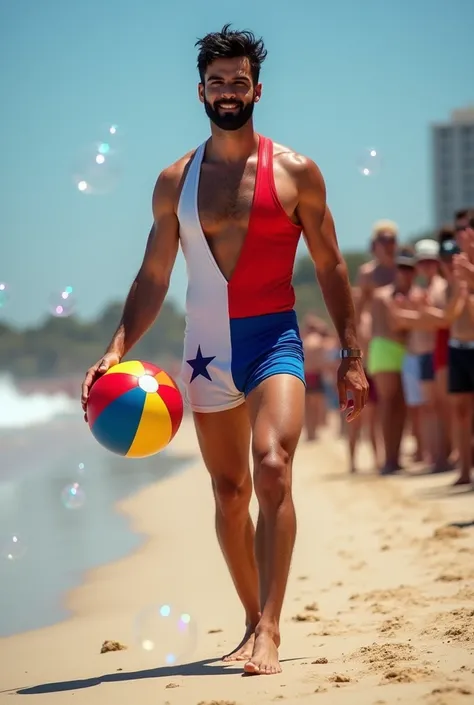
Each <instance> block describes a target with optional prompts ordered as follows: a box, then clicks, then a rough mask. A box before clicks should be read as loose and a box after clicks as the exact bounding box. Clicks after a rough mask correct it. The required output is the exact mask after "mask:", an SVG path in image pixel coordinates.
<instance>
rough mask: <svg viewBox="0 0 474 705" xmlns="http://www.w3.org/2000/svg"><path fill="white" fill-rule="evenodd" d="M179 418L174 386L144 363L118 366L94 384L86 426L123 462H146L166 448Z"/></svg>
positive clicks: (180, 405)
mask: <svg viewBox="0 0 474 705" xmlns="http://www.w3.org/2000/svg"><path fill="white" fill-rule="evenodd" d="M182 418H183V399H182V397H181V393H180V391H179V389H178V386H177V385H176V383H175V382H174V380H173V379H172V378H171V377H170V376H169V375H168V374H167V373H166V372H165V371H164V370H161V369H160V368H159V367H157V366H156V365H152V364H151V363H149V362H139V361H135V360H133V361H130V362H121V363H119V364H118V365H114V366H113V367H110V368H109V369H108V370H107V372H106V373H105V374H104V375H103V376H102V377H100V378H99V379H98V380H97V382H95V383H94V385H93V386H92V388H91V390H90V394H89V399H88V401H87V420H88V423H89V427H90V429H91V431H92V435H93V436H94V438H95V439H96V440H97V441H98V442H99V443H100V444H101V445H102V446H104V448H107V450H110V451H111V452H112V453H117V454H118V455H123V456H126V457H127V458H146V457H147V456H149V455H155V453H159V452H160V451H161V450H163V448H165V447H166V446H167V445H168V443H169V442H170V441H171V440H172V439H173V438H174V436H175V435H176V432H177V431H178V429H179V427H180V425H181V421H182Z"/></svg>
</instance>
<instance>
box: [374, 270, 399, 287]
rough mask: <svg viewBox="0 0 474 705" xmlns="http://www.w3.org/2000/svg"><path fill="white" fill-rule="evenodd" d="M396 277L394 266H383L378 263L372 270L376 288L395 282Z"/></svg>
mask: <svg viewBox="0 0 474 705" xmlns="http://www.w3.org/2000/svg"><path fill="white" fill-rule="evenodd" d="M394 279H395V269H394V268H392V267H382V266H381V265H376V266H375V268H374V270H373V272H372V285H373V287H374V288H375V289H378V288H380V287H382V286H388V284H393V282H394Z"/></svg>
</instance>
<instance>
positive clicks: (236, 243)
mask: <svg viewBox="0 0 474 705" xmlns="http://www.w3.org/2000/svg"><path fill="white" fill-rule="evenodd" d="M206 151H207V143H206V145H201V147H200V148H198V150H197V151H196V152H195V153H194V155H190V157H189V156H188V158H187V161H186V163H185V164H184V166H183V178H182V190H181V193H180V196H179V203H178V208H177V213H178V219H179V221H180V239H181V245H182V248H183V252H184V255H185V258H186V262H187V268H188V297H187V309H188V313H192V312H191V309H194V312H195V314H197V313H200V312H203V313H204V309H205V308H206V306H207V307H209V305H210V304H211V302H212V297H214V298H215V297H219V296H226V297H227V298H228V310H229V317H230V318H241V317H248V316H255V315H264V314H269V313H278V312H283V311H288V310H290V309H292V308H293V305H294V291H293V287H292V283H291V282H292V275H293V266H294V260H295V257H296V248H297V245H298V241H299V237H300V235H301V226H300V225H299V223H298V219H297V217H296V209H297V205H298V186H297V182H296V179H295V177H294V176H293V175H292V173H291V168H290V167H291V159H292V158H297V155H294V153H293V152H292V151H291V150H289V149H288V148H286V147H283V146H281V145H277V144H274V143H272V142H271V141H270V140H268V139H266V138H263V137H260V138H259V144H258V151H257V152H254V153H253V154H251V155H250V157H249V158H248V159H247V160H246V161H245V162H241V163H237V164H234V163H221V162H212V161H209V160H207V159H206ZM289 165H290V166H289ZM198 309H199V311H198Z"/></svg>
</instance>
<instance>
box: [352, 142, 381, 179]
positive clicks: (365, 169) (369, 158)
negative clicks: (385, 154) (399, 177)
mask: <svg viewBox="0 0 474 705" xmlns="http://www.w3.org/2000/svg"><path fill="white" fill-rule="evenodd" d="M380 166H381V157H380V152H379V150H378V149H376V148H375V147H370V148H369V149H366V150H365V151H364V153H363V154H362V155H361V157H360V159H359V161H358V164H357V168H358V170H359V172H360V173H361V174H362V176H376V175H377V174H378V173H379V171H380Z"/></svg>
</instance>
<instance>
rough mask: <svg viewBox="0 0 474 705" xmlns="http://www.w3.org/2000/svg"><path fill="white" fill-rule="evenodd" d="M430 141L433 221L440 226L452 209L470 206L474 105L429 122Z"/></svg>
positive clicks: (473, 180)
mask: <svg viewBox="0 0 474 705" xmlns="http://www.w3.org/2000/svg"><path fill="white" fill-rule="evenodd" d="M432 141H433V142H432V144H433V181H434V183H433V198H434V203H433V206H434V220H435V227H441V226H442V225H444V224H446V223H451V222H452V220H453V215H454V212H455V211H456V210H459V209H461V208H474V106H473V107H469V108H462V109H460V110H454V111H453V113H452V114H451V120H450V122H446V123H438V124H435V125H432Z"/></svg>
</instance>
